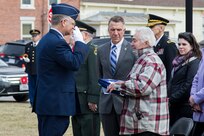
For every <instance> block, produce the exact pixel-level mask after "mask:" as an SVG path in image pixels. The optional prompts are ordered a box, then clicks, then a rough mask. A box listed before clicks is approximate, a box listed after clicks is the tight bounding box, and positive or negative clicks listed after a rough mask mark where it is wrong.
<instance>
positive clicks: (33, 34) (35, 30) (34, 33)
mask: <svg viewBox="0 0 204 136" xmlns="http://www.w3.org/2000/svg"><path fill="white" fill-rule="evenodd" d="M29 33H30V35H32V36H37V35H38V34H40V31H39V30H37V29H32V30H30V32H29Z"/></svg>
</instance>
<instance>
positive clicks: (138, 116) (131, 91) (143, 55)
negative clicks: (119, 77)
mask: <svg viewBox="0 0 204 136" xmlns="http://www.w3.org/2000/svg"><path fill="white" fill-rule="evenodd" d="M155 41H156V40H155V37H154V34H153V32H152V31H151V29H150V28H147V27H142V28H140V29H138V30H136V33H135V35H134V37H133V41H132V43H131V44H132V48H133V50H134V51H135V52H137V54H138V55H139V58H138V60H137V61H136V63H135V65H134V66H133V68H132V70H131V72H130V74H129V80H127V81H118V82H115V83H112V84H110V85H109V86H108V88H107V91H108V92H111V91H113V90H119V91H120V92H121V93H122V94H124V95H125V102H124V105H123V110H122V115H121V119H120V134H121V135H131V136H159V135H162V136H166V135H169V109H168V99H167V87H166V70H165V67H164V65H163V63H162V61H161V59H160V58H159V57H158V56H157V54H156V53H155V52H154V50H153V46H154V45H155Z"/></svg>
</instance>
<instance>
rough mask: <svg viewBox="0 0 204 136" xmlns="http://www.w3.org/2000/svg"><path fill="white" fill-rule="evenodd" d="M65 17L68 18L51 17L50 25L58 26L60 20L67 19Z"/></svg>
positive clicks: (58, 15)
mask: <svg viewBox="0 0 204 136" xmlns="http://www.w3.org/2000/svg"><path fill="white" fill-rule="evenodd" d="M67 17H68V16H66V15H62V14H55V15H52V20H51V24H52V25H58V24H59V23H60V22H61V20H62V19H63V18H67Z"/></svg>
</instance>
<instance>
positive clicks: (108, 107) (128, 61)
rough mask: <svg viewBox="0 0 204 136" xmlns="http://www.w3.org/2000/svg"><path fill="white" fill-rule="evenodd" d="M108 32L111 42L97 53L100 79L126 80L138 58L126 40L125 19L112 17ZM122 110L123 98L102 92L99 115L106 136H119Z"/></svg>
mask: <svg viewBox="0 0 204 136" xmlns="http://www.w3.org/2000/svg"><path fill="white" fill-rule="evenodd" d="M108 32H109V35H110V38H111V41H110V42H108V43H106V44H104V45H102V46H101V47H99V48H98V53H97V57H98V67H99V78H107V79H118V80H126V79H127V75H128V74H129V72H130V70H131V69H132V67H133V65H134V63H135V61H136V56H135V54H134V53H133V52H132V48H131V45H130V43H128V42H127V41H126V40H125V39H124V33H125V22H124V19H123V18H122V17H121V16H114V17H112V18H111V19H110V20H109V22H108ZM114 46H116V49H115V50H114V51H115V53H116V54H115V55H114V56H115V58H116V60H115V61H116V62H115V63H116V65H115V66H116V67H113V65H112V63H111V57H112V56H113V55H111V53H112V52H113V51H112V50H113V49H112V48H113V47H114ZM114 48H115V47H114ZM113 69H114V71H113ZM122 108H123V97H121V96H120V95H117V94H107V93H105V92H103V91H101V95H100V100H99V113H100V117H101V121H102V126H103V130H104V133H105V136H118V135H119V130H120V115H121V111H122Z"/></svg>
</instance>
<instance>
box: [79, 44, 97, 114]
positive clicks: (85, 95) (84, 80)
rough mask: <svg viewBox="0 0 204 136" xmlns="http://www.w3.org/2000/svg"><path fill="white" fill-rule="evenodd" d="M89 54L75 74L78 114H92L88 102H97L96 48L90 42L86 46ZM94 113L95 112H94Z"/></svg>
mask: <svg viewBox="0 0 204 136" xmlns="http://www.w3.org/2000/svg"><path fill="white" fill-rule="evenodd" d="M87 46H88V47H89V54H88V57H87V59H86V60H85V61H84V63H83V64H82V65H81V66H80V69H79V71H77V72H75V80H76V88H77V92H78V98H79V104H80V113H81V114H86V113H93V112H92V111H91V110H90V109H89V107H88V102H92V103H96V104H97V105H98V101H99V94H100V93H99V85H98V77H97V76H96V75H97V56H96V55H97V46H96V45H93V44H92V43H91V42H89V43H88V44H87ZM94 113H96V112H94Z"/></svg>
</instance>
